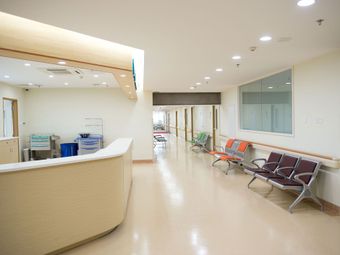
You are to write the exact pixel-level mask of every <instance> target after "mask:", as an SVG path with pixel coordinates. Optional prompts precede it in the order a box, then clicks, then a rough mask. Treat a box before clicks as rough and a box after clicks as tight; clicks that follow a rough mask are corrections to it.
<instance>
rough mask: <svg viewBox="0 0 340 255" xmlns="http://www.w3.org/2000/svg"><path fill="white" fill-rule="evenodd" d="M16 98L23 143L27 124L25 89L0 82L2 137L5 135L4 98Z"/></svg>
mask: <svg viewBox="0 0 340 255" xmlns="http://www.w3.org/2000/svg"><path fill="white" fill-rule="evenodd" d="M4 97H5V98H11V99H16V100H17V101H18V117H19V120H18V122H19V137H20V144H22V141H23V137H24V132H25V125H24V123H23V122H24V90H23V89H21V88H16V87H14V86H11V85H8V84H5V83H1V82H0V100H1V102H0V113H1V114H0V137H1V136H3V135H4V131H3V128H4V123H3V98H4Z"/></svg>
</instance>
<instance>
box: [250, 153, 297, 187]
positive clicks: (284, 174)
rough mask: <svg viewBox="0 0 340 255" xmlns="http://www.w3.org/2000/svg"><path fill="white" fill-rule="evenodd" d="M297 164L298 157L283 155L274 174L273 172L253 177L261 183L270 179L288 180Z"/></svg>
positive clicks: (257, 174)
mask: <svg viewBox="0 0 340 255" xmlns="http://www.w3.org/2000/svg"><path fill="white" fill-rule="evenodd" d="M298 162H299V157H298V156H294V155H289V154H284V155H283V156H282V158H281V160H280V162H279V165H278V166H277V168H276V170H275V172H274V173H273V172H267V173H256V174H255V177H256V178H258V179H261V180H263V181H268V180H270V179H281V178H290V177H291V176H292V174H293V172H294V168H295V167H296V165H297V164H298Z"/></svg>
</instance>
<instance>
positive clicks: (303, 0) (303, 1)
mask: <svg viewBox="0 0 340 255" xmlns="http://www.w3.org/2000/svg"><path fill="white" fill-rule="evenodd" d="M313 4H315V0H300V1H298V2H297V5H298V6H300V7H307V6H311V5H313Z"/></svg>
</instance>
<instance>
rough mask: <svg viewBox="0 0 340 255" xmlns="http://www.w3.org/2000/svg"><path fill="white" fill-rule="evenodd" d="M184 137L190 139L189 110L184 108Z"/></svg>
mask: <svg viewBox="0 0 340 255" xmlns="http://www.w3.org/2000/svg"><path fill="white" fill-rule="evenodd" d="M184 139H185V141H188V110H187V109H184Z"/></svg>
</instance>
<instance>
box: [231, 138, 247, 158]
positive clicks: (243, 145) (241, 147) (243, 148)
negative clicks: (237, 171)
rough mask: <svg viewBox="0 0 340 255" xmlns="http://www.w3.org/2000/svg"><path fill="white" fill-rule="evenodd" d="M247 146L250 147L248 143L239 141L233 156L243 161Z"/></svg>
mask: <svg viewBox="0 0 340 255" xmlns="http://www.w3.org/2000/svg"><path fill="white" fill-rule="evenodd" d="M249 145H250V143H248V142H245V141H240V144H239V145H238V147H237V150H236V152H235V156H237V157H240V158H242V159H243V158H244V155H245V154H246V151H247V149H248V147H249Z"/></svg>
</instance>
